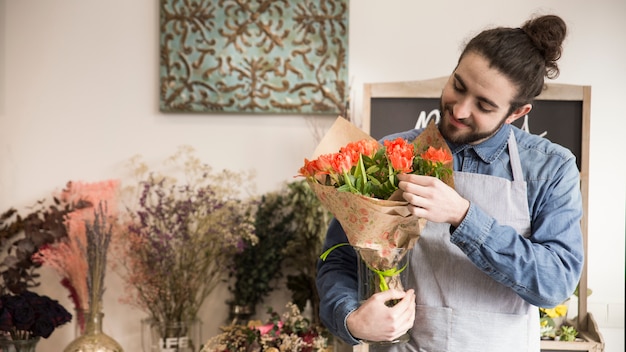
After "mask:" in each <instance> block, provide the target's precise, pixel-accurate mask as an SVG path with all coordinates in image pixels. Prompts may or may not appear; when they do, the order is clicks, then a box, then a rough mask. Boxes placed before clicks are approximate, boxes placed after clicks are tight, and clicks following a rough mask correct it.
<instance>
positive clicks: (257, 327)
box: [201, 302, 328, 352]
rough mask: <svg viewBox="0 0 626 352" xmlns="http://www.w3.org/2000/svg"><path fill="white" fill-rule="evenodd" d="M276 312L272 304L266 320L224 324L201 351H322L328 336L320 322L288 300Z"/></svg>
mask: <svg viewBox="0 0 626 352" xmlns="http://www.w3.org/2000/svg"><path fill="white" fill-rule="evenodd" d="M286 307H287V311H286V312H285V313H283V315H282V316H281V315H279V314H278V313H277V312H274V311H273V310H272V309H271V308H269V309H268V313H269V314H270V318H269V320H268V321H267V322H266V323H265V324H264V323H262V322H261V321H250V322H248V324H247V325H228V326H223V327H222V328H221V329H222V333H221V334H219V335H217V336H214V337H212V338H210V339H209V340H208V341H207V342H206V344H205V345H204V347H203V348H202V350H201V352H261V351H263V352H279V351H299V352H323V351H328V337H327V336H326V331H325V330H324V329H322V328H321V327H320V326H315V325H311V324H310V322H309V320H308V319H306V318H304V317H303V316H302V314H301V313H300V310H299V309H298V307H297V306H296V305H295V304H293V303H291V302H289V303H287V305H286Z"/></svg>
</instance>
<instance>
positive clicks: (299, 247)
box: [285, 180, 332, 325]
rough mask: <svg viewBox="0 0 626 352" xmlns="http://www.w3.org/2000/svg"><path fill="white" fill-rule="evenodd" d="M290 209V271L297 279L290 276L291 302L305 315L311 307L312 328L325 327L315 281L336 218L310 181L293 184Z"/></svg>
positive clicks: (289, 186)
mask: <svg viewBox="0 0 626 352" xmlns="http://www.w3.org/2000/svg"><path fill="white" fill-rule="evenodd" d="M287 188H288V199H289V209H290V210H291V212H292V218H291V225H290V231H291V232H292V236H291V240H290V241H289V243H288V244H287V247H286V248H285V253H286V256H287V258H286V259H285V262H286V263H288V265H289V267H291V268H295V269H296V274H295V275H287V288H288V289H289V290H290V291H291V300H292V302H293V303H294V304H296V305H297V306H298V308H299V309H300V310H301V311H302V310H304V307H305V306H306V304H307V302H310V304H311V311H312V312H313V317H312V319H311V322H312V324H314V325H318V324H321V322H320V318H319V314H318V311H319V293H318V292H317V286H316V284H315V279H316V276H317V260H318V258H319V255H320V254H321V253H322V246H323V244H324V238H325V236H326V230H327V228H328V225H329V223H330V220H331V218H332V214H331V213H330V212H329V211H328V210H326V208H324V207H323V206H322V204H321V203H320V201H319V200H318V199H317V197H316V196H315V193H313V191H312V190H311V188H310V187H309V185H308V184H307V182H306V181H304V180H302V181H296V182H292V183H289V184H288V185H287Z"/></svg>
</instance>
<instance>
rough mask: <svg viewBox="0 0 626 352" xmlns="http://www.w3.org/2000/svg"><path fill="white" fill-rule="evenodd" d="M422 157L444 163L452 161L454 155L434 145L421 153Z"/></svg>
mask: <svg viewBox="0 0 626 352" xmlns="http://www.w3.org/2000/svg"><path fill="white" fill-rule="evenodd" d="M420 156H421V157H422V159H424V160H428V161H432V162H434V163H436V162H440V163H442V164H445V163H449V162H451V161H452V155H451V154H450V153H449V152H448V151H446V150H443V149H441V148H439V149H435V148H434V147H432V146H431V147H428V150H426V151H425V152H423V153H422V154H421V155H420Z"/></svg>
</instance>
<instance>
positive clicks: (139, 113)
mask: <svg viewBox="0 0 626 352" xmlns="http://www.w3.org/2000/svg"><path fill="white" fill-rule="evenodd" d="M536 11H539V12H543V13H546V12H555V13H557V14H559V15H561V16H562V17H563V18H564V19H565V20H566V21H567V23H568V25H569V30H570V33H569V37H568V39H567V41H566V44H565V51H564V55H563V58H562V60H561V61H560V63H561V76H560V77H559V79H558V80H557V81H556V82H558V83H570V84H580V85H583V84H584V85H591V86H592V110H591V158H590V169H591V172H590V199H589V208H590V209H589V256H588V260H589V269H588V270H589V286H590V287H591V288H592V289H593V290H594V292H593V295H592V296H591V297H589V301H588V302H589V309H590V311H591V312H592V313H593V314H594V315H595V317H596V320H597V321H598V323H599V324H600V326H601V329H602V331H603V332H604V335H605V338H607V348H606V351H607V352H616V351H623V350H624V330H623V329H624V236H625V230H624V225H625V224H624V223H625V199H626V197H625V195H626V188H625V182H624V180H626V166H625V163H624V162H623V161H622V160H621V156H622V155H621V153H620V154H618V155H615V153H614V150H615V148H614V147H615V145H616V144H618V143H619V141H620V140H623V138H624V137H623V134H624V131H625V130H626V119H625V118H624V116H623V115H624V109H623V102H624V97H626V84H625V83H624V82H626V74H625V73H626V72H625V71H626V65H624V63H625V62H626V45H625V44H626V41H625V39H626V37H625V35H624V33H626V21H625V20H624V19H625V18H626V2H625V1H623V0H598V1H595V2H589V1H587V0H570V1H557V0H527V1H518V2H509V1H499V0H477V1H471V2H468V1H460V0H456V1H453V0H443V1H433V2H429V3H426V2H423V1H414V0H394V1H380V0H354V1H351V4H350V42H349V65H350V66H349V69H350V76H351V77H352V78H351V79H352V87H353V100H354V101H355V104H356V107H355V111H356V118H357V119H359V115H358V114H359V112H360V108H359V107H360V104H361V99H360V94H361V87H362V84H363V83H365V82H383V81H403V80H419V79H428V78H433V77H439V76H443V75H448V74H449V73H450V72H451V70H452V69H453V68H454V66H455V63H456V60H457V58H458V54H459V49H460V47H461V45H462V42H463V41H464V40H465V39H467V38H468V37H469V36H471V35H472V34H475V33H476V32H478V31H480V30H482V29H483V28H484V27H487V26H492V25H505V26H519V25H521V24H522V22H523V21H525V20H526V19H527V18H528V17H529V16H530V15H531V14H532V13H534V12H536ZM158 32H159V30H158V2H157V1H153V0H132V1H128V0H108V1H84V0H56V1H45V0H21V1H18V0H0V210H4V209H7V208H8V207H11V206H17V207H22V206H25V205H29V204H32V202H33V201H34V200H36V199H39V198H41V197H45V196H47V195H49V194H50V192H51V191H53V190H55V189H58V188H60V187H62V186H63V185H64V184H65V182H67V181H68V180H83V181H98V180H104V179H108V178H117V177H121V175H123V172H124V169H123V166H122V164H123V163H124V162H125V161H126V160H127V159H128V158H129V157H131V156H133V155H135V154H142V155H143V156H145V157H146V158H147V159H148V160H151V159H157V158H162V157H164V156H167V155H170V153H172V152H173V151H174V149H175V148H176V146H178V145H181V144H190V145H192V146H194V147H195V148H196V149H197V150H198V154H199V156H201V157H202V159H203V161H205V162H208V163H210V164H212V165H213V166H214V167H216V168H229V169H232V170H246V169H254V170H256V172H257V191H258V192H259V193H261V192H266V191H269V190H273V189H275V188H277V187H278V185H279V184H280V183H281V182H283V181H285V180H290V179H291V177H292V176H293V175H294V174H295V172H296V170H297V169H298V168H299V167H300V164H301V162H302V160H303V158H304V157H306V156H308V155H310V154H311V153H312V151H313V149H314V147H315V139H314V138H313V133H312V129H313V128H312V127H311V126H312V122H311V121H314V122H315V123H319V124H322V125H324V126H327V125H328V124H329V123H330V122H332V120H333V119H334V116H326V117H317V118H307V117H304V116H275V115H242V116H237V115H209V114H206V115H205V114H193V115H191V114H189V115H187V114H162V113H160V112H159V111H158V44H159V43H158V40H159V33H158ZM41 291H43V292H44V293H46V294H49V295H51V296H53V297H55V298H57V299H59V300H61V301H62V302H63V303H67V304H66V306H67V307H71V305H70V304H69V302H68V301H67V299H66V297H65V296H66V291H65V290H64V289H63V288H62V287H61V286H60V285H59V284H58V279H57V277H56V276H55V274H54V273H51V272H49V271H46V272H44V287H42V289H41ZM120 291H121V283H120V282H119V279H117V278H116V277H114V276H113V275H109V277H108V280H107V291H106V294H105V296H106V301H105V313H106V317H105V331H106V332H107V333H109V334H110V335H112V336H114V337H115V338H116V339H117V340H118V341H119V342H120V343H121V344H122V345H123V347H124V348H125V350H126V351H138V350H140V348H141V347H140V335H139V334H140V331H139V321H140V319H141V318H143V317H144V314H143V313H141V312H139V311H136V310H133V309H132V308H130V307H128V306H126V305H123V304H121V303H118V302H117V297H118V296H119V293H120ZM227 297H228V295H227V291H226V290H225V289H222V290H218V291H217V292H215V293H214V294H213V295H212V296H211V297H209V302H207V304H206V307H205V309H203V316H202V318H203V319H204V321H205V338H206V337H208V336H209V335H213V334H215V333H216V332H217V328H218V326H219V325H220V324H222V323H224V321H225V317H226V307H225V304H224V303H223V302H224V300H225V299H226V298H227ZM276 308H281V307H276ZM72 335H73V326H69V325H68V326H65V327H63V328H60V329H59V330H57V331H55V333H54V334H53V335H52V336H51V337H50V338H49V339H48V340H44V341H43V342H41V343H40V346H39V348H38V351H39V352H44V351H45V352H48V351H49V352H52V351H58V350H59V349H60V348H61V346H65V345H67V344H68V343H69V341H70V340H71V339H72Z"/></svg>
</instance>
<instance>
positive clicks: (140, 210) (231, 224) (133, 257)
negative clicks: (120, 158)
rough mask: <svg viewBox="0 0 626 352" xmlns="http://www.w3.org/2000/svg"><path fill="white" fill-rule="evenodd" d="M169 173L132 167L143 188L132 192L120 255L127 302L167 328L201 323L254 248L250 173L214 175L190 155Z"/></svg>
mask: <svg viewBox="0 0 626 352" xmlns="http://www.w3.org/2000/svg"><path fill="white" fill-rule="evenodd" d="M164 166H167V167H170V168H169V169H167V172H163V171H158V170H155V169H152V170H151V169H150V168H149V167H148V166H147V165H146V164H145V163H144V162H142V161H141V158H133V159H132V160H131V167H132V170H133V171H134V175H135V176H136V177H137V180H138V182H137V184H136V186H133V187H131V188H129V189H127V190H126V197H129V196H130V197H129V198H127V199H126V201H127V202H128V204H127V207H128V208H127V213H126V215H127V216H128V219H127V222H126V223H125V225H124V230H123V231H122V232H121V234H120V242H119V246H117V248H116V251H115V253H116V254H115V255H116V258H117V260H116V261H117V262H119V263H120V265H121V266H120V267H118V268H117V270H118V271H119V272H120V274H121V276H122V277H123V278H124V280H125V282H126V285H127V288H128V289H127V290H126V293H127V294H128V295H127V296H126V297H125V298H124V299H123V300H124V302H126V303H128V304H131V305H133V306H136V307H138V308H139V309H140V310H142V311H144V312H146V313H148V314H149V316H150V318H151V319H153V320H154V321H155V322H161V323H162V322H173V321H187V320H191V319H194V318H196V317H197V313H198V310H199V308H200V306H201V305H202V303H203V302H204V300H205V299H206V298H207V296H208V295H209V294H210V293H211V292H212V291H213V289H214V288H215V287H216V286H217V285H218V284H219V283H220V282H222V281H223V280H224V279H225V278H226V277H227V274H228V268H230V267H231V266H232V259H233V256H234V254H235V253H237V252H238V251H239V250H240V248H241V247H240V245H241V243H242V241H248V242H250V243H255V242H256V236H255V235H254V207H253V203H252V201H250V200H249V199H250V198H246V199H242V193H243V192H242V190H245V189H246V185H247V183H246V181H248V180H247V179H246V174H245V173H235V172H232V171H229V170H223V171H221V172H214V171H213V170H212V168H211V167H210V166H209V165H207V164H204V163H202V162H201V161H200V160H199V159H198V158H197V157H196V156H195V155H194V151H193V149H191V148H190V147H181V148H179V150H178V151H177V152H176V153H175V154H173V155H172V156H171V157H170V158H168V159H167V160H166V162H165V164H164ZM172 174H173V175H172ZM176 176H180V177H181V178H182V179H183V181H178V180H177V178H176Z"/></svg>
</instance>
